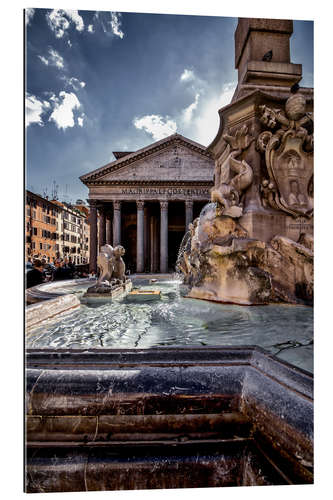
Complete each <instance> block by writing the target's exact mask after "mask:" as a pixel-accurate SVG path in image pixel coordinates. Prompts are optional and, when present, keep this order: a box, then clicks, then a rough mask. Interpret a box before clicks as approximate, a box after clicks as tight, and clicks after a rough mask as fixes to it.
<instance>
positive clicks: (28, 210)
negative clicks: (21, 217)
mask: <svg viewBox="0 0 333 500" xmlns="http://www.w3.org/2000/svg"><path fill="white" fill-rule="evenodd" d="M30 214H31V209H30V207H27V216H28V217H30Z"/></svg>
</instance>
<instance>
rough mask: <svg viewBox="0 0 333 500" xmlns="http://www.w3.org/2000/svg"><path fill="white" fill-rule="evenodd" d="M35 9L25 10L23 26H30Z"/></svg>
mask: <svg viewBox="0 0 333 500" xmlns="http://www.w3.org/2000/svg"><path fill="white" fill-rule="evenodd" d="M34 14H35V9H25V24H30V21H31V19H32V18H33V17H34Z"/></svg>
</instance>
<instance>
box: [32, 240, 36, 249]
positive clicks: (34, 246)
mask: <svg viewBox="0 0 333 500" xmlns="http://www.w3.org/2000/svg"><path fill="white" fill-rule="evenodd" d="M31 247H32V248H33V249H35V248H36V243H35V242H34V241H33V242H32V243H31Z"/></svg>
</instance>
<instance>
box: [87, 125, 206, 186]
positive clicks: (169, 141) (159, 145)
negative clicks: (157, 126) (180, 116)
mask: <svg viewBox="0 0 333 500" xmlns="http://www.w3.org/2000/svg"><path fill="white" fill-rule="evenodd" d="M174 144H178V145H179V144H182V145H185V146H186V147H188V148H189V149H192V150H193V151H196V152H197V153H199V154H201V155H203V156H206V157H207V158H210V159H212V155H211V153H210V152H209V151H208V150H207V149H206V147H205V146H203V145H202V144H199V143H198V142H195V141H192V140H191V139H188V138H187V137H184V136H183V135H181V134H177V133H176V134H172V135H169V136H168V137H165V138H164V139H161V140H160V141H157V142H154V143H153V144H149V146H146V147H144V148H141V149H138V150H137V151H134V152H133V153H127V154H126V155H124V156H121V157H120V158H119V159H117V160H115V161H113V162H111V163H107V164H106V165H104V166H103V167H100V168H97V169H96V170H93V171H91V172H88V173H87V174H84V175H81V177H80V180H81V181H82V182H83V183H84V184H86V183H89V181H93V180H95V179H98V178H99V177H103V176H104V175H105V174H107V173H109V172H111V171H115V170H118V169H119V168H121V167H123V166H125V165H128V164H130V163H134V162H135V161H137V160H140V159H142V158H144V157H146V156H149V155H151V154H154V153H155V152H157V151H159V150H162V149H165V148H167V147H168V146H170V145H174Z"/></svg>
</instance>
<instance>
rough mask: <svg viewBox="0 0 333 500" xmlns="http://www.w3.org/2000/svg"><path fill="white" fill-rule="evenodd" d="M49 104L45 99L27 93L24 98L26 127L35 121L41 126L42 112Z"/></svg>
mask: <svg viewBox="0 0 333 500" xmlns="http://www.w3.org/2000/svg"><path fill="white" fill-rule="evenodd" d="M49 107H50V104H49V103H48V102H47V101H41V100H40V99H38V97H36V96H34V95H32V94H27V95H26V98H25V123H26V126H27V127H28V126H29V125H31V124H32V123H37V124H38V125H40V126H41V127H43V125H44V123H43V120H42V118H41V116H42V114H43V113H45V111H47V109H48V108H49Z"/></svg>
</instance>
